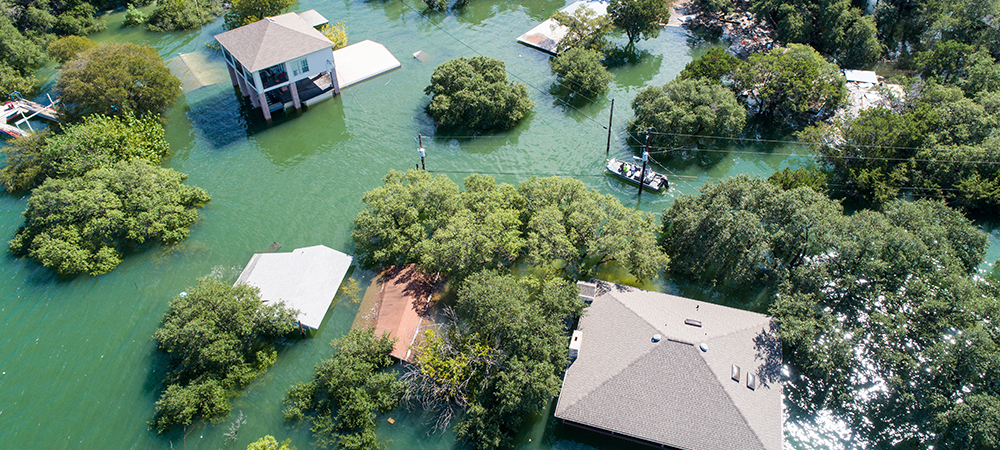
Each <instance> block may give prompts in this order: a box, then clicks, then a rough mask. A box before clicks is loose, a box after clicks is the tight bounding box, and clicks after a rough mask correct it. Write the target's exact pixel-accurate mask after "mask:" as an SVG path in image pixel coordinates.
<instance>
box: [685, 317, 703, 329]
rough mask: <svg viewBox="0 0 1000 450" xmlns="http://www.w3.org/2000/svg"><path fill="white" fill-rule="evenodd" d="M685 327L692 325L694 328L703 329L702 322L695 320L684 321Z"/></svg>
mask: <svg viewBox="0 0 1000 450" xmlns="http://www.w3.org/2000/svg"><path fill="white" fill-rule="evenodd" d="M684 325H691V326H692V327H698V328H701V321H700V320H694V319H684Z"/></svg>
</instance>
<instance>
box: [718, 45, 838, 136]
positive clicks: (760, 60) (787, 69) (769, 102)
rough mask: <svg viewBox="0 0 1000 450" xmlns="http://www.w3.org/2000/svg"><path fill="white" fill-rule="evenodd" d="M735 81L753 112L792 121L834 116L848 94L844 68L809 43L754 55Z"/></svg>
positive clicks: (737, 88)
mask: <svg viewBox="0 0 1000 450" xmlns="http://www.w3.org/2000/svg"><path fill="white" fill-rule="evenodd" d="M733 81H734V87H735V89H736V92H737V93H738V94H739V95H740V96H742V97H744V98H745V99H746V100H747V101H748V102H750V103H751V104H752V105H753V106H752V108H751V111H752V112H755V113H757V114H761V115H773V116H777V117H778V118H783V119H784V120H785V121H786V122H788V123H791V124H797V123H800V122H804V121H808V120H810V119H811V118H815V117H824V116H829V115H832V114H833V112H834V110H836V108H837V107H838V106H840V104H841V103H842V102H843V101H844V99H845V98H846V97H847V88H846V87H845V84H846V81H845V80H844V77H843V75H841V74H840V69H839V68H837V66H836V65H834V64H831V63H828V62H826V60H825V59H823V57H822V56H820V54H819V53H817V52H816V50H813V49H812V48H811V47H809V46H808V45H799V44H789V45H788V48H783V47H778V48H775V49H774V50H771V51H770V52H769V53H766V54H761V53H757V54H754V55H752V56H750V59H749V60H748V61H747V63H746V64H743V65H740V66H738V67H737V70H736V72H735V73H733Z"/></svg>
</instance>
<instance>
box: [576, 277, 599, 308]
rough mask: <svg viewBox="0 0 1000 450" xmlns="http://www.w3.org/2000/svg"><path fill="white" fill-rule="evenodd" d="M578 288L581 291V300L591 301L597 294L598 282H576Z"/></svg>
mask: <svg viewBox="0 0 1000 450" xmlns="http://www.w3.org/2000/svg"><path fill="white" fill-rule="evenodd" d="M576 288H577V289H578V290H579V291H580V300H583V301H584V302H587V303H590V302H592V301H594V297H596V296H597V283H586V282H583V281H577V282H576Z"/></svg>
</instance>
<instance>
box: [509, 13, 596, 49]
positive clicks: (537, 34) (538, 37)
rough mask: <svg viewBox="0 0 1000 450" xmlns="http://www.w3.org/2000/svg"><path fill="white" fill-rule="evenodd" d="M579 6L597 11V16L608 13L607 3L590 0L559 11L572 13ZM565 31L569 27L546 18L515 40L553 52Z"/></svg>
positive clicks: (564, 35)
mask: <svg viewBox="0 0 1000 450" xmlns="http://www.w3.org/2000/svg"><path fill="white" fill-rule="evenodd" d="M580 8H589V9H591V10H593V11H594V12H595V13H597V15H598V16H603V15H605V14H607V13H608V4H607V3H604V2H601V1H591V0H580V1H578V2H576V3H573V4H571V5H569V6H567V7H565V8H563V9H560V10H559V11H560V12H564V13H566V14H569V15H573V13H575V12H576V10H577V9H580ZM567 31H569V28H566V27H565V26H562V25H559V23H558V22H556V21H555V19H548V20H546V21H544V22H542V23H541V24H539V25H538V26H536V27H535V28H532V29H530V30H528V32H527V33H524V34H522V35H520V36H518V37H517V42H520V43H522V44H524V45H527V46H529V47H534V48H537V49H539V50H541V51H544V52H548V53H552V54H555V53H556V47H557V46H558V45H559V41H561V40H562V38H564V37H566V32H567Z"/></svg>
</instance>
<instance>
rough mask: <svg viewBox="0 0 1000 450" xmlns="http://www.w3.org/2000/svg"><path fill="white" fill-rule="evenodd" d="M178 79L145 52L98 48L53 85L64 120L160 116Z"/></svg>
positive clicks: (68, 65)
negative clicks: (57, 94)
mask: <svg viewBox="0 0 1000 450" xmlns="http://www.w3.org/2000/svg"><path fill="white" fill-rule="evenodd" d="M180 85H181V82H180V80H178V79H177V77H175V76H173V74H171V73H170V70H169V69H167V67H166V66H164V65H163V59H161V58H160V55H159V54H158V53H156V50H154V49H153V48H151V47H147V46H140V45H135V44H118V43H111V44H101V45H100V46H98V47H96V48H93V49H91V50H88V51H86V52H84V53H82V54H80V55H79V56H77V57H76V58H75V59H73V60H72V61H70V62H68V63H66V65H65V66H64V67H63V71H62V76H60V77H59V79H58V80H57V82H56V89H57V90H58V91H59V93H60V97H61V100H62V102H63V105H65V112H66V115H67V116H68V117H69V118H70V119H71V120H77V119H79V118H81V117H83V116H86V115H89V114H104V115H108V116H120V115H125V114H129V113H131V114H134V115H136V116H138V117H143V116H145V115H147V114H154V115H156V114H160V113H163V112H164V111H165V110H166V109H167V108H168V107H170V105H172V104H173V103H174V99H176V98H177V95H178V94H180Z"/></svg>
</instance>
